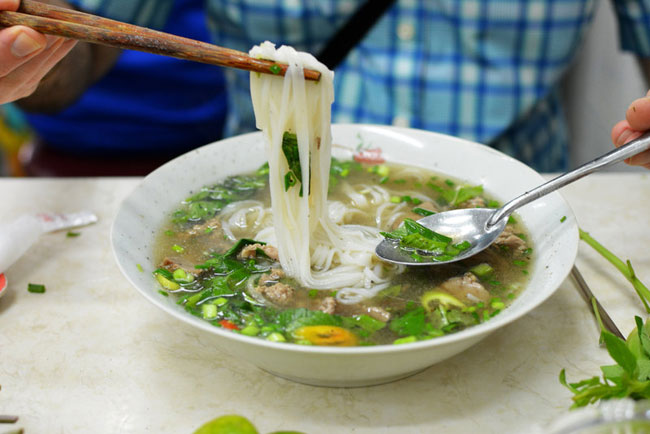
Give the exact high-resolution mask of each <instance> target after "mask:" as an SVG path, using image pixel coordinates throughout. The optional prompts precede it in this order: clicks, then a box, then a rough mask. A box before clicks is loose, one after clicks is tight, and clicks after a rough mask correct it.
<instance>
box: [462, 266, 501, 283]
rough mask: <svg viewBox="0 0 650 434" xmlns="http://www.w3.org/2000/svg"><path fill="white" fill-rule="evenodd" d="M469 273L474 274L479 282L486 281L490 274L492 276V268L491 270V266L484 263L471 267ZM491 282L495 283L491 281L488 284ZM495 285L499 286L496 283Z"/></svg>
mask: <svg viewBox="0 0 650 434" xmlns="http://www.w3.org/2000/svg"><path fill="white" fill-rule="evenodd" d="M469 271H471V272H472V273H474V274H475V275H476V277H478V278H479V279H481V280H485V279H488V278H489V277H491V276H492V274H494V268H492V266H491V265H490V264H488V263H486V262H484V263H482V264H478V265H475V266H473V267H472V268H470V270H469ZM492 282H496V281H491V282H490V283H492ZM496 284H499V282H496Z"/></svg>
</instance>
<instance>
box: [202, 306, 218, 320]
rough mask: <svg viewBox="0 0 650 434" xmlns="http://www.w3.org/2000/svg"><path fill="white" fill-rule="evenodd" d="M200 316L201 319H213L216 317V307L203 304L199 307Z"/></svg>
mask: <svg viewBox="0 0 650 434" xmlns="http://www.w3.org/2000/svg"><path fill="white" fill-rule="evenodd" d="M201 315H203V319H214V318H216V317H217V306H215V305H214V304H209V303H203V304H202V305H201Z"/></svg>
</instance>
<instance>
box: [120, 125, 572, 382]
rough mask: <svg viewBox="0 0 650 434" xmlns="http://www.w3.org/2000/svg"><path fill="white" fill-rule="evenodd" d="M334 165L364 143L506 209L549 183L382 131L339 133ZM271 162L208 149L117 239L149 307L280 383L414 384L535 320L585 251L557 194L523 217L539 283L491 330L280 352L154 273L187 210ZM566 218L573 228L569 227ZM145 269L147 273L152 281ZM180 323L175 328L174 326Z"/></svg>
mask: <svg viewBox="0 0 650 434" xmlns="http://www.w3.org/2000/svg"><path fill="white" fill-rule="evenodd" d="M332 132H333V139H334V143H335V144H337V145H340V146H336V147H335V149H334V155H335V156H338V157H340V158H345V157H347V158H350V156H351V150H354V149H355V148H356V146H357V145H358V144H359V143H360V141H362V142H363V143H364V144H365V145H367V146H370V147H373V148H376V147H379V148H381V149H382V151H383V155H384V156H385V157H386V159H387V160H389V161H393V162H398V163H405V164H411V165H414V166H420V167H427V168H430V169H432V170H434V171H436V172H439V173H443V174H447V175H449V176H451V177H454V178H458V179H461V180H465V181H466V182H468V183H470V184H482V185H483V186H484V189H485V191H486V192H487V193H488V194H489V195H490V196H492V197H494V198H496V199H497V200H500V201H501V202H506V201H508V200H510V199H512V198H514V197H515V196H517V195H519V194H521V193H523V192H525V191H526V190H528V189H530V188H531V187H534V186H537V185H539V184H541V183H543V181H544V180H543V178H542V177H541V176H540V175H539V174H538V173H537V172H535V171H533V170H532V169H530V168H529V167H527V166H525V165H524V164H522V163H520V162H518V161H516V160H514V159H512V158H510V157H508V156H506V155H504V154H502V153H500V152H497V151H495V150H493V149H491V148H489V147H486V146H483V145H479V144H476V143H472V142H468V141H466V140H461V139H458V138H454V137H449V136H445V135H440V134H435V133H431V132H427V131H420V130H413V129H406V128H395V127H386V126H374V125H334V126H333V127H332ZM264 161H266V159H265V151H264V144H263V141H262V136H261V134H260V133H251V134H246V135H242V136H238V137H233V138H230V139H226V140H221V141H219V142H216V143H213V144H211V145H207V146H204V147H202V148H199V149H196V150H194V151H191V152H189V153H187V154H185V155H182V156H181V157H178V158H176V159H175V160H173V161H171V162H169V163H167V164H165V165H164V166H162V167H160V168H159V169H157V170H156V171H154V172H153V173H151V174H150V175H149V176H147V177H146V178H145V179H144V180H143V181H142V183H141V184H140V185H139V186H138V187H137V188H136V189H135V190H134V191H133V193H131V194H130V195H129V196H128V197H127V198H126V199H125V201H124V202H123V204H122V206H121V208H120V210H119V212H118V215H117V217H116V220H115V222H114V224H113V230H112V234H111V238H112V246H113V251H114V253H115V257H116V259H117V263H118V265H119V267H120V269H121V270H122V272H123V273H124V275H125V276H126V277H127V279H128V280H129V281H130V282H131V283H132V284H133V286H135V288H136V289H137V290H138V291H139V292H140V293H141V294H142V295H143V296H144V297H145V298H146V299H147V300H149V301H150V302H152V303H153V304H155V305H156V306H158V307H160V308H161V309H163V310H164V311H165V312H167V313H169V314H170V315H171V316H173V317H176V318H178V319H180V320H182V321H185V322H187V323H189V324H191V325H193V326H195V327H197V328H199V329H202V330H205V331H206V332H207V333H213V334H214V335H216V336H217V337H218V339H219V342H220V347H221V349H223V350H224V351H226V352H228V353H230V354H231V355H233V356H235V357H238V358H241V359H242V360H246V361H248V362H250V363H253V364H255V365H257V366H258V367H260V368H262V369H264V370H266V371H268V372H271V373H273V374H276V375H279V376H281V377H285V378H288V379H291V380H294V381H298V382H302V383H307V384H312V385H322V386H342V387H353V386H365V385H373V384H380V383H385V382H389V381H393V380H397V379H399V378H403V377H406V376H408V375H411V374H413V373H416V372H418V371H420V370H422V369H425V368H427V367H429V366H431V365H433V364H434V363H437V362H439V361H441V360H444V359H446V358H448V357H451V356H453V355H455V354H457V353H459V352H461V351H463V350H465V349H466V348H468V347H470V346H472V345H474V344H475V343H477V342H478V341H480V340H481V339H483V338H485V337H486V336H487V335H488V334H490V333H492V332H494V331H496V330H498V329H499V328H501V327H503V326H505V325H506V324H508V323H511V322H512V321H514V320H516V319H517V318H519V317H521V316H522V315H525V314H526V313H528V312H530V311H531V310H532V309H534V308H535V307H537V306H538V305H540V304H541V303H542V302H543V301H544V300H546V299H547V298H548V297H549V296H550V295H551V294H553V292H554V291H555V290H556V289H557V288H558V286H559V285H560V284H561V283H562V281H563V280H564V279H565V277H566V276H567V275H568V273H569V271H570V269H571V266H572V264H573V262H574V260H575V257H576V254H577V249H578V230H577V225H576V222H575V218H574V216H573V213H572V211H571V209H570V208H569V206H568V205H567V203H566V202H565V201H564V199H563V198H562V197H561V196H560V194H558V193H557V192H556V193H553V194H550V195H548V196H546V197H544V198H541V199H539V200H537V201H535V202H533V203H531V204H529V205H527V206H526V207H524V208H522V209H521V210H519V212H518V214H519V216H520V217H521V219H522V220H523V222H524V224H525V225H526V227H527V228H528V230H529V232H530V237H531V238H532V243H533V246H534V250H535V259H534V261H533V264H534V265H533V268H532V269H531V270H530V283H529V285H528V287H527V288H526V289H525V290H524V291H523V293H522V294H521V295H520V296H519V297H518V298H517V299H516V300H515V301H514V303H513V304H512V305H511V306H510V307H508V308H507V309H505V310H504V311H503V312H502V313H500V314H499V315H497V316H495V317H494V318H492V319H490V320H489V321H487V322H486V323H483V324H480V325H477V326H474V327H471V328H469V329H466V330H463V331H461V332H458V333H455V334H452V335H447V336H443V337H440V338H436V339H431V340H427V341H422V342H416V343H411V344H403V345H380V346H374V347H352V348H330V347H314V346H304V345H292V344H279V343H272V342H268V341H265V340H262V339H258V338H252V337H247V336H243V335H240V334H236V333H233V332H230V331H228V330H225V329H222V328H218V327H214V326H212V325H210V324H209V323H208V322H206V321H203V320H201V319H199V318H196V317H194V316H192V315H190V314H188V313H187V312H185V311H184V310H183V308H182V307H180V306H178V305H176V304H175V302H174V300H173V299H172V297H162V296H161V295H160V294H159V293H158V290H159V286H158V284H157V282H156V280H155V279H154V277H153V276H152V274H151V272H152V271H153V270H154V269H155V264H153V263H151V259H150V258H152V257H153V256H152V253H153V244H154V240H155V234H156V232H157V231H158V229H159V228H160V227H161V225H162V223H163V221H164V220H166V219H167V218H169V213H170V212H171V211H172V210H173V209H174V208H175V207H177V205H178V204H179V202H180V201H181V200H183V199H184V198H185V197H187V196H188V193H189V192H190V191H196V190H198V189H199V188H201V187H202V186H204V185H207V184H212V183H215V182H217V181H220V180H223V179H224V178H225V177H227V176H231V175H235V174H240V173H245V172H251V171H253V170H255V169H257V168H258V167H259V166H260V165H261V164H263V163H264ZM565 216H566V220H565V221H564V222H561V221H560V220H561V219H562V218H563V217H565ZM136 264H142V266H143V267H144V271H145V272H144V273H143V272H140V271H139V270H138V268H137V266H136ZM170 320H171V319H170Z"/></svg>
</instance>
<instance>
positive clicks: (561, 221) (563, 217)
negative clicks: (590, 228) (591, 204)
mask: <svg viewBox="0 0 650 434" xmlns="http://www.w3.org/2000/svg"><path fill="white" fill-rule="evenodd" d="M565 220H566V216H565V215H564V216H562V218H561V219H560V223H564V221H565Z"/></svg>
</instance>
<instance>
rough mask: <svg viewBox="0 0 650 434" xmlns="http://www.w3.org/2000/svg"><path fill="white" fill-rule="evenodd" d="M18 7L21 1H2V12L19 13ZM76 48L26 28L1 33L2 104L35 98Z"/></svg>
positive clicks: (0, 0) (0, 70)
mask: <svg viewBox="0 0 650 434" xmlns="http://www.w3.org/2000/svg"><path fill="white" fill-rule="evenodd" d="M18 5H19V0H0V10H10V11H15V10H16V9H18ZM74 46H75V42H74V41H68V40H65V39H62V38H58V37H54V36H45V35H42V34H41V33H39V32H37V31H35V30H32V29H30V28H28V27H24V26H13V27H9V28H5V29H0V104H5V103H8V102H12V101H16V100H18V99H20V98H23V97H26V96H28V95H30V94H32V93H33V92H34V90H35V89H36V87H37V86H38V84H39V82H40V81H41V79H42V78H43V77H44V76H45V75H46V74H47V73H48V71H50V70H51V69H52V67H53V66H54V65H56V63H57V62H58V61H60V60H61V59H62V58H63V57H64V56H65V55H66V54H67V53H68V52H69V51H70V50H71V49H72V48H73V47H74Z"/></svg>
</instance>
